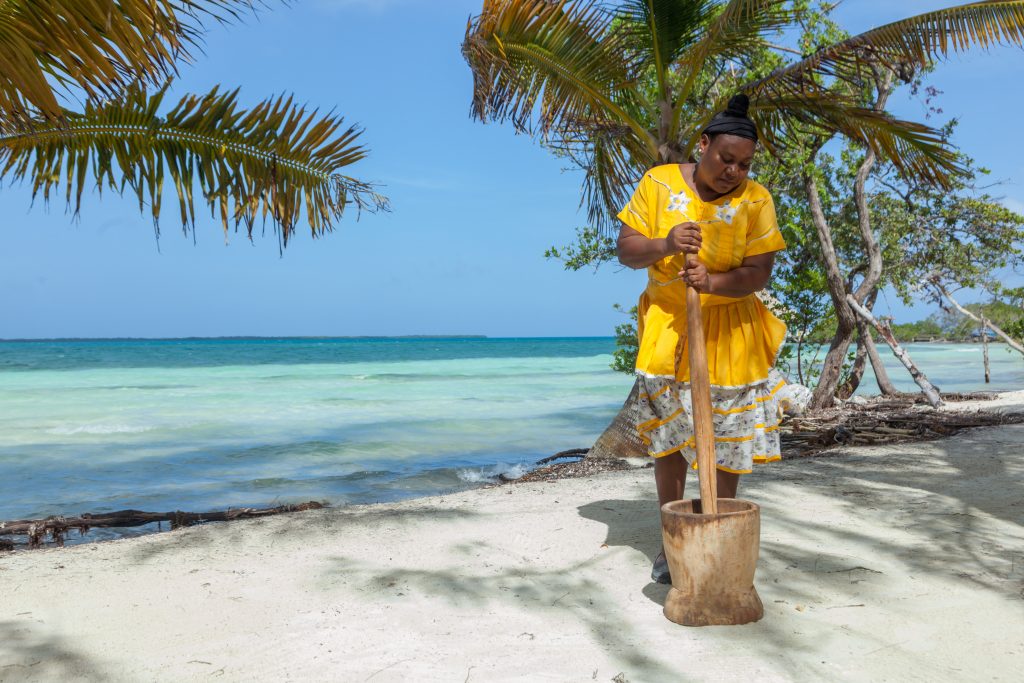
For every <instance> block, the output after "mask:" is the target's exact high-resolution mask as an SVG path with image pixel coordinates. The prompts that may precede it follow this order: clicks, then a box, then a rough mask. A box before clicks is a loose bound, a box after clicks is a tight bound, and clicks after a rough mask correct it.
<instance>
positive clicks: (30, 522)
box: [0, 501, 325, 550]
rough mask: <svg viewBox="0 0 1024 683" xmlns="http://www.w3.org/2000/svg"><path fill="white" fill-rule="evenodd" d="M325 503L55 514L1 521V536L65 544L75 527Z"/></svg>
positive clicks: (262, 512) (178, 520)
mask: <svg viewBox="0 0 1024 683" xmlns="http://www.w3.org/2000/svg"><path fill="white" fill-rule="evenodd" d="M323 507H325V506H324V504H323V503H317V502H315V501H309V502H307V503H301V504H298V505H279V506H277V507H273V508H229V509H227V510H217V511H213V512H182V511H181V510H175V511H174V512H143V511H142V510H118V511H116V512H103V513H99V514H90V513H83V514H82V515H80V516H78V517H62V516H59V515H57V516H53V517H47V518H46V519H16V520H11V521H7V522H0V536H27V537H28V547H29V548H39V547H42V546H43V545H44V544H45V541H46V537H47V536H49V538H50V542H52V543H54V544H55V545H57V546H58V547H63V546H64V537H65V536H66V535H67V534H68V533H69V532H70V531H72V530H77V531H78V533H79V534H80V535H83V536H84V535H85V534H86V533H87V532H88V531H89V529H91V528H94V527H120V528H125V527H136V526H143V525H146V524H153V523H154V522H156V523H159V522H170V524H171V529H172V530H174V529H177V528H179V527H186V526H193V525H195V524H203V523H205V522H230V521H232V520H236V519H251V518H253V517H267V516H270V515H279V514H284V513H288V512H304V511H306V510H319V509H320V508H323ZM14 545H15V544H14V543H13V542H11V541H8V540H6V539H3V538H0V550H13V549H14Z"/></svg>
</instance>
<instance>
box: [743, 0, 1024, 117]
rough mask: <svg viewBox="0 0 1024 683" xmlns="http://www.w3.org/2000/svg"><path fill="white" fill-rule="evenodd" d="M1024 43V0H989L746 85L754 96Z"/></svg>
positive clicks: (850, 42)
mask: <svg viewBox="0 0 1024 683" xmlns="http://www.w3.org/2000/svg"><path fill="white" fill-rule="evenodd" d="M998 44H1009V45H1016V46H1018V47H1024V0H989V1H988V2H973V3H969V4H966V5H960V6H958V7H950V8H948V9H941V10H936V11H934V12H926V13H924V14H919V15H917V16H915V17H910V18H909V19H903V20H902V21H895V22H893V23H891V24H886V25H884V26H880V27H878V28H875V29H872V30H870V31H866V32H865V33H861V34H859V35H856V36H853V37H851V38H847V39H846V40H843V41H841V42H838V43H836V44H834V45H830V46H828V47H825V48H822V49H820V50H818V51H817V52H815V53H814V54H812V55H810V56H808V57H806V58H804V59H802V60H800V61H798V62H794V63H793V64H790V65H788V66H786V67H784V68H782V69H779V70H778V71H775V72H774V73H772V74H770V75H769V76H767V77H765V78H763V79H761V80H759V81H755V82H754V83H751V84H750V85H748V86H747V87H745V88H744V89H745V91H746V92H747V93H748V94H750V96H751V99H755V98H757V97H759V96H760V95H761V94H762V93H765V94H766V95H770V94H771V93H770V90H769V89H770V88H773V87H774V88H778V87H780V86H782V85H785V86H788V87H789V88H790V89H795V88H799V87H800V86H801V85H802V84H804V83H806V82H807V81H808V80H809V79H811V78H813V77H815V76H821V75H830V76H836V77H840V78H842V77H849V76H851V75H858V74H860V73H861V70H862V67H863V66H864V65H865V64H867V63H885V64H888V65H890V66H893V67H895V66H897V65H901V64H910V65H916V66H917V67H926V66H928V65H929V64H931V62H932V61H933V60H935V59H941V58H944V57H947V56H948V55H949V54H950V52H960V51H963V50H966V49H967V48H969V47H972V46H977V47H982V48H988V47H991V46H993V45H998Z"/></svg>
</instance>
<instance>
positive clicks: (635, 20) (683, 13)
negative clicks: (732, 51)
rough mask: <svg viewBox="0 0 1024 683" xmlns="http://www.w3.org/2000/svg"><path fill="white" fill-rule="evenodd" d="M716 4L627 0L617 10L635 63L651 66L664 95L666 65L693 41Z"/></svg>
mask: <svg viewBox="0 0 1024 683" xmlns="http://www.w3.org/2000/svg"><path fill="white" fill-rule="evenodd" d="M718 8H719V6H718V5H717V3H716V2H715V0H691V1H690V2H679V0H628V1H627V2H624V3H622V7H621V8H620V9H619V10H618V11H617V18H618V20H619V22H621V25H622V28H621V30H622V31H623V32H624V34H625V35H626V37H627V39H628V41H629V44H630V45H631V49H632V50H633V51H634V52H635V53H636V54H637V55H638V56H639V57H640V61H639V66H640V67H641V68H643V67H644V66H649V67H650V68H652V69H654V72H655V74H656V76H657V77H658V79H659V81H660V85H661V86H662V96H664V95H665V87H664V77H665V74H666V73H667V70H668V66H669V65H670V64H671V63H672V62H674V61H675V60H676V59H677V58H678V57H679V56H680V54H682V53H683V52H685V51H686V50H687V49H688V48H689V47H690V46H692V45H693V44H694V43H696V42H697V41H698V40H699V39H700V38H701V36H702V35H703V33H704V30H705V28H706V27H707V25H708V22H709V21H710V19H711V17H712V16H713V15H714V13H715V12H716V11H717V10H718Z"/></svg>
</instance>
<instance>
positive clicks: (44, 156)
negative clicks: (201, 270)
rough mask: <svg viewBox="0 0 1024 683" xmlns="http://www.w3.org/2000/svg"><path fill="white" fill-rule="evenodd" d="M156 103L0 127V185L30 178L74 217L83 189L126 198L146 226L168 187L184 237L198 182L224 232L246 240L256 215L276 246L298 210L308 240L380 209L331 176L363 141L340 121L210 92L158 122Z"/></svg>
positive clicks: (353, 185)
mask: <svg viewBox="0 0 1024 683" xmlns="http://www.w3.org/2000/svg"><path fill="white" fill-rule="evenodd" d="M165 93H166V87H165V88H164V89H163V90H160V91H159V92H156V93H147V92H146V91H145V90H144V89H143V88H141V87H138V86H136V87H132V88H129V89H128V90H126V91H125V92H124V93H122V96H121V97H120V98H119V99H117V100H110V101H105V102H98V101H90V102H89V103H87V106H86V107H85V110H84V111H83V112H81V113H75V112H64V113H63V114H62V115H61V116H60V117H58V119H57V120H38V121H36V122H34V126H33V127H32V129H31V130H23V129H16V130H3V129H0V178H4V177H10V178H12V179H15V180H28V181H29V182H31V184H32V186H33V196H35V195H36V193H40V192H41V193H42V196H43V198H44V199H46V200H49V199H50V198H51V195H53V194H56V193H57V192H58V191H59V189H60V188H61V187H63V189H64V195H65V200H66V201H67V203H68V205H69V207H73V208H74V210H75V212H76V213H77V212H78V210H79V207H80V203H81V198H82V193H83V191H84V189H85V187H86V185H87V183H88V182H89V180H90V179H92V180H93V181H94V182H95V184H96V186H97V189H100V190H102V189H103V188H104V187H106V188H109V189H113V190H114V191H116V192H118V193H123V192H124V191H125V189H126V188H130V189H131V191H132V192H133V193H134V194H135V195H136V198H137V200H138V202H139V208H140V210H143V209H144V206H145V204H146V203H148V204H149V207H150V213H151V215H152V218H153V221H154V225H155V226H156V225H157V222H158V219H159V217H160V213H161V200H162V193H163V188H164V181H165V178H167V177H169V178H170V180H171V181H172V182H173V184H174V188H175V191H176V193H177V197H178V208H179V214H180V218H181V224H182V229H183V230H184V231H185V232H186V233H187V232H188V231H190V230H194V229H195V204H196V198H195V196H194V193H193V185H194V184H198V186H199V190H200V193H201V195H202V198H203V200H204V201H205V203H206V204H207V205H208V206H209V208H210V211H211V214H215V215H217V216H218V217H219V218H220V220H221V223H222V225H223V227H224V230H225V232H226V231H227V230H228V229H229V227H230V226H231V224H232V223H233V225H234V227H235V228H236V229H237V228H238V226H239V225H240V224H244V225H245V227H246V230H247V232H248V234H249V236H250V238H251V236H252V229H253V225H254V223H255V220H256V219H257V217H262V218H263V219H264V220H265V219H266V218H267V217H268V216H269V217H270V218H271V219H272V221H273V223H274V225H275V226H276V227H279V228H280V233H279V234H280V237H281V240H282V243H283V244H284V245H287V242H288V239H289V237H290V236H291V234H292V232H293V231H294V228H295V224H296V223H297V222H298V220H299V217H300V213H301V210H302V208H303V206H304V207H305V213H306V219H307V221H308V223H309V227H310V229H311V231H312V233H313V235H314V236H317V235H319V234H322V233H324V232H326V231H329V230H331V229H332V228H333V225H334V221H335V220H336V219H338V218H340V217H341V215H342V213H343V211H344V209H345V208H346V206H347V205H348V204H355V205H356V206H357V207H358V208H359V209H364V208H365V209H369V210H377V209H386V208H387V200H386V199H385V198H384V197H383V196H381V195H379V194H378V193H377V192H375V191H374V189H373V186H371V185H370V184H368V183H365V182H362V181H359V180H356V179H355V178H352V177H350V176H348V175H344V174H342V173H340V170H341V169H343V168H345V167H347V166H349V165H351V164H353V163H355V162H357V161H359V160H360V159H362V158H363V156H364V155H365V150H364V149H363V148H362V147H361V146H359V145H357V144H356V141H357V138H358V137H359V135H360V133H361V131H360V130H359V129H358V128H356V127H348V128H344V127H343V120H342V119H341V118H340V117H338V116H334V115H332V114H328V115H326V116H324V115H320V114H319V113H318V112H317V111H311V112H307V111H306V109H305V108H304V107H302V106H298V105H296V104H294V103H293V102H292V98H290V97H287V98H286V97H284V96H281V97H277V98H271V99H267V100H265V101H263V102H260V103H259V104H257V105H256V106H255V107H253V108H252V109H249V110H245V109H242V108H240V107H239V105H238V101H237V94H238V91H237V90H236V91H234V92H230V93H221V92H218V90H217V88H214V89H213V90H212V91H210V92H209V93H207V94H206V95H187V96H186V97H184V98H182V99H181V101H179V102H178V104H177V105H176V106H175V107H174V108H173V109H172V110H171V111H170V112H169V113H168V114H167V115H166V116H162V117H161V116H159V115H158V114H157V112H158V111H159V109H160V106H161V104H162V102H163V98H164V95H165Z"/></svg>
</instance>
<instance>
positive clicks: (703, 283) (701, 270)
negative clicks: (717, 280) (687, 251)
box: [679, 259, 711, 294]
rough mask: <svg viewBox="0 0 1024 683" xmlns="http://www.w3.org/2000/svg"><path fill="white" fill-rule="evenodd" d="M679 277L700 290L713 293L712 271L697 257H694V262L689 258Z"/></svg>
mask: <svg viewBox="0 0 1024 683" xmlns="http://www.w3.org/2000/svg"><path fill="white" fill-rule="evenodd" d="M679 277H681V278H683V282H685V283H686V284H688V285H689V286H691V287H693V288H694V289H696V290H697V291H698V292H702V293H704V294H710V293H711V273H709V272H708V269H707V268H706V267H705V266H704V264H703V263H701V262H700V261H698V260H697V259H693V261H692V262H691V261H689V260H687V263H686V266H685V267H684V268H683V269H682V270H680V271H679Z"/></svg>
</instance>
